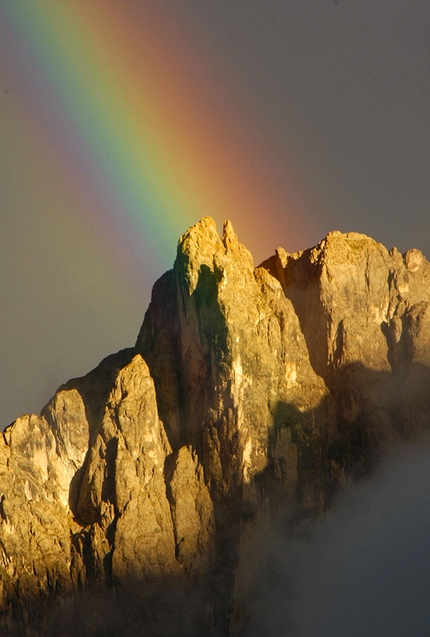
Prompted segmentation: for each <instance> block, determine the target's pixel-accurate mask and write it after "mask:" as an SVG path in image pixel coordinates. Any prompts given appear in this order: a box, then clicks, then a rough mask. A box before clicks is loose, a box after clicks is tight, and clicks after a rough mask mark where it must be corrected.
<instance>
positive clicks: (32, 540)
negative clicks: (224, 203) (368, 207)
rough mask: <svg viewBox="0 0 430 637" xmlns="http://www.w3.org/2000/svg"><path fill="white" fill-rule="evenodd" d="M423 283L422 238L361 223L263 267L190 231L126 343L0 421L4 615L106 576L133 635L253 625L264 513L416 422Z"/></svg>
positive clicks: (298, 504)
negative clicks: (406, 244)
mask: <svg viewBox="0 0 430 637" xmlns="http://www.w3.org/2000/svg"><path fill="white" fill-rule="evenodd" d="M429 284H430V264H429V263H428V262H427V261H426V259H425V258H424V256H423V255H422V254H421V253H420V252H419V251H418V250H409V251H408V252H407V253H406V254H405V255H401V254H399V253H398V252H397V251H396V249H393V250H392V251H391V252H388V251H387V250H386V249H385V248H384V247H383V246H382V245H380V244H378V243H376V242H375V241H374V240H372V239H370V238H368V237H366V236H364V235H360V234H357V233H348V234H341V233H339V232H333V233H330V234H329V235H328V236H327V237H326V238H325V239H324V240H323V241H322V242H321V243H320V244H319V245H318V246H316V247H314V248H312V249H309V250H306V251H303V252H300V253H298V254H287V253H286V252H285V251H284V250H282V249H281V248H279V249H278V250H277V251H276V254H275V255H274V256H273V257H271V258H270V259H268V260H267V261H266V262H264V263H263V264H262V265H261V266H260V267H258V268H254V264H253V260H252V257H251V255H250V253H249V252H248V251H247V250H246V248H245V247H244V246H243V245H241V244H240V243H239V242H238V240H237V237H236V235H235V233H234V230H233V227H232V225H231V223H230V222H226V224H225V225H224V231H223V236H222V237H219V235H218V233H217V231H216V227H215V224H214V222H213V220H211V219H209V218H204V219H202V220H201V221H200V222H199V223H198V224H197V225H196V226H194V227H193V228H191V229H190V230H188V231H187V232H186V233H185V235H184V236H183V237H181V239H180V241H179V244H178V254H177V258H176V261H175V265H174V267H173V269H172V270H171V271H169V272H167V273H166V274H165V275H164V276H163V277H161V279H160V280H159V281H158V282H157V283H156V284H155V286H154V290H153V295H152V300H151V304H150V306H149V308H148V311H147V313H146V316H145V320H144V322H143V325H142V328H141V331H140V333H139V336H138V339H137V342H136V346H135V348H132V349H129V350H124V351H122V352H119V353H118V354H115V355H112V356H110V357H108V358H107V359H105V360H104V361H103V362H102V363H101V364H100V365H99V366H98V367H97V368H96V369H95V370H93V371H92V372H90V373H89V374H88V375H87V376H85V377H83V378H80V379H75V380H72V381H69V382H68V383H67V384H66V385H64V386H62V387H60V389H59V390H58V392H57V393H56V395H55V396H54V398H53V399H52V400H51V401H50V403H49V404H48V405H47V406H46V407H45V408H44V409H43V410H42V413H41V415H40V416H35V415H33V416H24V417H23V418H20V419H18V420H17V421H16V422H15V423H14V424H13V425H12V426H11V427H9V428H8V429H7V430H6V431H5V432H4V433H3V436H2V437H1V438H0V494H1V505H0V522H1V524H0V569H1V581H0V609H1V611H2V626H3V629H4V631H11V632H13V630H14V629H15V627H17V626H20V628H19V630H21V631H23V630H26V631H27V632H28V634H44V635H45V634H48V633H49V630H50V626H51V625H54V624H55V626H56V629H57V628H58V621H59V619H58V615H56V614H55V612H54V611H53V610H52V608H53V606H52V605H53V603H54V602H55V603H57V604H58V603H59V600H66V601H63V602H62V606H61V608H62V613H63V615H62V616H64V608H65V607H64V604H67V600H69V599H72V598H75V599H80V600H81V607H82V608H85V601H84V600H85V595H87V594H88V593H87V591H89V590H91V591H93V593H92V594H95V593H94V591H99V590H103V589H105V590H106V591H110V593H109V595H113V597H109V599H110V602H109V603H110V604H115V600H118V599H121V600H122V601H121V604H122V605H123V606H124V605H125V607H126V608H128V609H130V608H131V606H130V604H131V602H130V599H133V600H134V601H133V604H134V605H133V609H134V610H133V613H134V614H133V613H131V614H130V613H128V616H130V617H132V625H135V624H136V623H139V625H140V624H141V623H143V625H144V626H145V630H146V633H140V632H139V633H136V634H153V633H154V634H155V632H156V633H157V634H159V635H169V634H187V635H193V634H195V635H200V634H215V635H216V634H223V635H225V634H231V635H240V634H242V633H246V620H247V617H248V616H249V602H250V591H251V590H252V586H253V578H254V577H256V573H255V572H254V570H253V568H254V567H253V566H252V565H253V563H256V562H258V560H256V555H257V553H258V554H259V555H261V554H262V553H264V541H263V538H264V534H265V533H266V532H267V528H268V527H270V525H271V523H272V520H273V519H275V518H278V517H279V516H280V515H282V517H283V519H284V520H287V521H288V524H289V528H290V527H291V525H293V526H294V524H295V521H297V520H303V519H304V518H306V517H309V516H311V517H312V516H318V515H320V514H321V513H322V512H323V511H325V510H327V509H328V508H329V507H330V505H331V502H332V498H333V496H334V494H335V493H336V492H337V490H338V489H339V488H340V487H341V486H342V485H344V484H345V483H346V482H347V481H348V480H349V479H351V477H357V476H363V475H366V474H368V473H369V472H371V470H372V468H373V467H374V465H375V463H376V462H377V460H378V458H379V457H380V455H381V454H382V453H383V451H384V450H386V449H387V448H388V447H390V446H392V445H395V444H397V442H398V441H401V440H403V439H405V438H411V437H413V436H416V435H418V434H419V433H421V432H422V431H424V430H425V429H426V427H427V423H428V420H429V414H430V383H429V363H430V339H429V337H430V310H429V307H430V285H429ZM393 397H395V398H394V399H393ZM285 541H288V534H286V540H285ZM250 557H254V560H253V559H250ZM131 583H133V584H132V586H133V590H134V592H136V590H138V591H139V595H138V596H137V597H136V594H135V595H134V597H133V596H132V597H131V598H130V596H129V595H128V592H129V591H130V588H129V587H130V584H131ZM124 591H127V593H126V594H124ZM136 599H138V603H137V602H136ZM127 604H128V606H127ZM54 608H55V607H54ZM136 608H137V610H136ZM154 608H155V610H153V609H154ZM117 610H118V609H117ZM73 613H74V614H73ZM73 613H72V615H73V618H74V619H73V621H74V622H75V624H74V625H75V627H76V631H77V632H76V634H77V633H78V632H79V631H81V633H82V625H83V624H82V622H85V618H84V617H83V618H80V619H79V617H77V616H76V613H77V614H78V615H79V611H76V610H75V611H73ZM136 613H137V615H136ZM119 614H121V613H119ZM125 614H127V613H125ZM125 614H124V613H123V614H122V621H125V619H124V617H125ZM67 617H68V618H69V620H70V613H69V614H68V615H67ZM53 618H55V619H53ZM166 618H168V619H166ZM70 621H71V620H70ZM99 621H103V619H99ZM110 621H113V620H112V617H111V619H110ZM50 622H51V623H50ZM79 622H80V623H79ZM133 622H134V624H133ZM22 624H23V625H24V628H23V627H22ZM172 625H173V626H174V630H173V632H172ZM129 628H130V627H129ZM130 630H132V628H131V629H130ZM151 631H152V632H151ZM169 631H170V632H169ZM53 634H54V633H53ZM88 634H96V633H95V632H94V633H91V632H89V633H88Z"/></svg>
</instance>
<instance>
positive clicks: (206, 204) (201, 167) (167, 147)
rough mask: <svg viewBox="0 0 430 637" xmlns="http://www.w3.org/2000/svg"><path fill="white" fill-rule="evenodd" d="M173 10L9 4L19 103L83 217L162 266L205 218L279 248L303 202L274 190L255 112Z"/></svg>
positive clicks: (84, 0) (110, 0)
mask: <svg viewBox="0 0 430 637" xmlns="http://www.w3.org/2000/svg"><path fill="white" fill-rule="evenodd" d="M162 4H163V3H153V2H136V1H134V0H130V1H128V2H124V3H123V2H118V0H103V2H93V1H91V2H88V0H62V1H61V2H51V1H49V0H38V1H37V2H35V1H34V0H19V1H14V0H9V1H6V2H4V3H2V6H1V8H0V20H1V22H2V25H3V26H2V37H3V45H2V48H3V49H4V50H5V51H8V50H9V55H10V57H11V58H12V57H13V61H12V63H13V65H14V66H15V68H16V69H17V73H16V75H17V77H19V80H18V81H16V82H15V86H14V89H15V91H16V93H17V95H18V98H17V100H18V103H19V108H21V109H22V111H23V113H25V115H26V117H27V118H28V119H29V120H31V121H32V122H33V124H34V125H35V126H37V128H38V129H39V130H40V131H42V138H43V142H40V143H43V144H45V145H46V146H47V147H48V148H49V152H50V153H51V156H52V157H53V163H54V164H55V166H56V170H58V171H60V172H62V174H63V175H64V176H65V178H66V179H68V180H69V181H70V183H71V184H72V185H71V188H73V190H74V193H75V194H76V190H78V191H79V196H80V197H81V199H82V202H85V206H83V209H85V210H91V215H92V219H90V220H86V221H85V223H87V224H90V226H91V228H92V230H91V231H92V232H94V234H97V232H103V233H108V234H109V235H110V237H111V242H112V244H114V243H118V242H119V244H120V245H121V248H120V250H119V252H121V251H128V252H130V253H131V254H134V255H136V259H137V260H139V259H140V261H141V262H144V261H147V260H148V256H149V258H150V259H155V260H156V261H157V263H158V264H159V268H160V270H161V271H162V270H164V269H165V268H166V267H170V265H171V263H172V256H173V254H174V253H173V250H174V246H175V244H176V241H177V238H178V237H179V236H180V235H181V234H182V233H183V232H184V231H185V230H186V228H187V227H188V226H190V225H192V224H194V223H196V221H197V220H198V219H199V218H200V217H202V216H205V215H209V216H212V217H213V218H214V219H215V220H216V221H217V223H221V222H222V221H223V220H224V219H226V218H230V219H231V220H232V221H233V224H234V225H235V227H236V230H237V231H238V234H239V236H240V239H241V240H242V241H243V242H244V243H246V244H247V245H249V247H250V248H251V249H253V248H254V247H255V246H257V245H258V246H259V247H260V248H261V246H263V248H264V249H265V250H266V251H267V250H270V251H273V249H274V248H275V247H276V245H277V244H278V243H282V240H283V237H278V236H277V232H276V224H277V222H278V221H279V219H280V218H281V217H282V218H284V219H285V217H287V219H288V227H289V233H290V235H291V236H293V237H294V240H295V241H299V240H300V239H301V234H302V231H301V229H300V222H299V217H300V210H299V209H298V208H297V206H299V205H300V203H298V202H299V199H300V198H299V196H298V195H297V193H293V192H292V191H291V189H290V190H289V192H286V188H285V184H284V185H281V186H280V185H279V183H276V182H277V181H278V182H279V180H280V179H281V178H280V176H279V167H277V166H276V165H275V164H276V162H275V160H274V158H273V157H272V158H271V157H269V156H268V153H267V150H266V151H264V152H263V150H262V149H264V140H261V139H260V138H259V135H258V132H257V131H256V130H255V128H254V126H253V123H252V120H251V118H250V115H249V113H248V114H244V113H243V112H242V111H240V109H239V107H238V106H237V105H235V104H234V102H233V101H232V100H231V99H230V98H229V97H228V94H227V91H226V90H225V89H224V88H223V86H222V83H221V81H220V80H219V78H218V76H217V72H216V70H215V69H214V68H213V66H212V65H211V63H210V61H209V60H208V59H207V56H205V54H204V52H203V51H197V50H196V49H195V47H194V46H193V45H192V43H190V42H189V41H187V40H186V37H185V34H184V33H181V31H180V29H179V27H178V25H177V23H175V20H174V19H173V17H172V15H170V14H169V13H167V12H166V11H165V10H164V9H163V8H162ZM29 69H31V70H30V71H29ZM293 210H294V214H293V212H292V211H293ZM90 226H87V228H88V227H90ZM284 244H285V241H284ZM269 246H270V247H269ZM287 247H288V246H287ZM257 252H258V250H257ZM269 253H270V252H269ZM142 255H145V257H142ZM261 256H267V254H262V255H261ZM139 267H140V266H139Z"/></svg>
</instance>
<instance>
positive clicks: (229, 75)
mask: <svg viewBox="0 0 430 637" xmlns="http://www.w3.org/2000/svg"><path fill="white" fill-rule="evenodd" d="M164 6H165V7H167V8H168V10H169V11H170V12H171V13H172V14H173V15H174V16H175V19H176V20H177V23H178V25H179V28H180V29H181V30H182V31H183V33H184V34H185V36H186V37H188V38H190V39H191V40H192V41H193V42H194V43H195V44H197V49H198V50H200V51H202V54H204V55H206V56H207V57H208V59H210V61H211V64H212V66H213V67H214V68H215V69H216V72H217V75H218V78H219V79H220V80H221V82H222V85H223V87H224V89H225V90H227V91H228V93H229V95H230V99H231V100H232V103H234V106H235V108H236V109H239V110H240V111H241V112H242V113H243V118H248V119H249V120H250V121H252V124H253V126H254V127H255V130H256V131H258V134H259V135H260V136H261V138H262V139H263V140H264V143H265V144H266V148H267V152H268V153H269V152H270V154H271V155H272V156H273V157H275V159H276V165H277V169H278V173H277V174H278V175H279V179H283V178H284V176H285V179H286V180H287V181H288V182H289V183H292V184H294V187H295V188H296V189H297V190H298V192H300V193H301V195H302V197H303V199H304V200H305V201H306V202H307V206H308V210H309V214H308V215H307V216H306V218H303V224H304V225H305V226H306V232H305V233H304V236H306V237H307V243H308V245H311V244H313V243H316V242H317V241H318V240H319V239H321V238H322V237H323V236H324V235H325V234H326V233H327V232H328V231H330V230H333V229H340V230H343V231H348V230H355V231H359V232H364V233H366V234H369V235H371V236H373V237H374V238H375V239H377V240H379V241H381V242H382V243H384V244H386V245H387V247H391V246H392V245H396V246H397V247H398V248H399V249H400V250H402V251H403V250H406V249H407V248H409V247H419V248H421V249H422V250H423V251H424V252H425V253H426V255H427V256H429V255H430V232H429V230H430V216H429V201H430V197H429V194H430V174H429V166H430V162H429V151H430V4H429V3H428V1H427V0H377V1H376V2H375V1H370V0H334V1H333V0H327V1H326V0H318V1H317V0H289V1H285V0H284V1H280V0H279V1H278V0H267V1H262V0H217V1H216V2H213V1H209V2H208V1H203V0H181V2H177V1H176V0H166V1H165V2H164ZM0 56H1V57H0V73H1V76H0V84H1V85H0V143H1V148H2V152H1V156H0V162H1V163H0V170H1V173H0V189H1V197H2V213H1V215H2V228H1V234H0V273H1V277H0V304H1V305H0V307H1V334H2V338H1V348H2V356H1V359H0V378H1V384H0V391H1V396H0V398H1V401H0V404H1V410H0V413H1V419H2V424H3V426H5V425H7V424H9V423H10V422H11V421H12V420H13V419H14V418H15V417H17V416H18V415H20V414H22V413H24V412H28V411H36V412H38V411H39V410H40V408H41V407H42V405H43V404H44V403H45V402H46V401H47V400H48V399H49V397H50V396H51V395H52V394H53V393H54V391H55V389H56V388H57V386H58V385H59V384H60V383H61V382H63V381H65V380H67V379H68V378H69V377H71V376H75V375H80V374H83V373H85V372H86V371H88V370H89V369H91V368H92V367H94V366H95V365H96V364H97V363H98V362H99V360H100V359H101V358H102V357H103V356H105V355H107V354H109V353H111V352H112V351H115V350H117V349H120V348H121V347H125V346H129V345H130V344H132V343H133V342H134V340H135V336H136V334H137V332H138V329H139V326H140V323H141V321H142V319H143V313H144V309H145V306H146V304H147V302H148V300H149V294H150V287H151V284H152V283H153V281H154V280H155V279H156V278H157V277H158V276H159V275H160V274H161V272H160V271H159V269H157V268H158V266H155V265H154V264H153V263H151V262H150V261H149V259H148V261H147V262H146V263H145V267H144V271H142V272H136V271H134V272H132V269H131V268H130V264H129V263H127V262H126V261H124V263H121V257H119V258H118V257H116V258H115V259H114V258H112V259H110V258H109V251H110V250H111V246H110V244H109V242H108V241H107V240H106V239H105V238H103V237H100V238H99V241H98V243H97V245H94V243H93V242H92V239H93V237H92V236H91V235H86V234H85V230H84V228H83V226H80V225H79V222H78V219H77V217H76V209H77V208H78V207H79V206H80V205H81V203H80V200H79V198H78V197H77V196H76V198H75V197H74V195H73V188H72V194H71V190H70V185H69V187H66V186H65V185H64V183H62V182H61V181H60V180H58V179H57V180H55V179H53V176H52V172H50V171H49V169H47V168H45V167H44V160H45V158H44V157H40V159H39V161H35V159H34V157H33V154H32V152H33V151H32V149H33V148H34V144H35V143H36V141H37V140H36V139H35V138H34V139H33V138H32V135H33V136H35V135H37V133H35V132H34V131H33V130H32V128H31V122H28V121H27V120H26V119H25V118H24V116H23V115H22V113H21V112H20V111H19V109H16V108H15V104H14V103H12V101H11V99H10V98H11V97H12V95H11V93H9V86H6V84H5V80H2V79H1V78H2V77H3V78H5V77H13V73H14V71H13V69H11V68H9V67H8V65H9V59H8V57H7V52H6V51H5V50H4V49H1V47H0ZM18 131H20V132H19V134H18ZM94 206H97V202H96V201H94ZM83 214H85V211H83ZM270 215H271V212H270V210H268V211H267V222H268V224H269V225H271V226H272V227H273V249H274V248H275V247H276V246H278V245H279V244H281V245H285V246H286V247H287V248H288V249H302V248H304V247H308V246H307V245H306V246H305V245H294V241H293V245H292V239H291V236H289V230H288V225H287V223H286V222H285V220H283V219H278V218H271V217H270ZM195 221H197V219H196V220H195ZM233 222H234V220H233ZM185 230H186V228H184V231H185ZM239 238H240V236H239ZM249 247H250V248H251V249H252V250H253V251H254V252H256V255H255V256H256V259H257V260H261V259H262V258H264V257H265V256H268V255H267V254H263V253H261V254H259V244H258V237H256V238H255V241H254V244H253V245H251V246H249ZM174 254H175V246H174V245H172V250H171V255H166V264H167V265H166V267H168V264H169V263H171V262H172V261H173V259H174ZM142 262H145V256H144V255H143V257H142ZM127 277H130V284H129V285H128V284H127V282H126V281H127Z"/></svg>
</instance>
